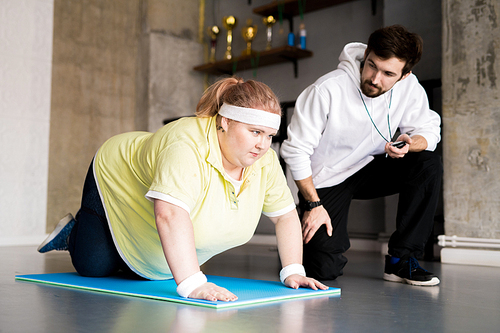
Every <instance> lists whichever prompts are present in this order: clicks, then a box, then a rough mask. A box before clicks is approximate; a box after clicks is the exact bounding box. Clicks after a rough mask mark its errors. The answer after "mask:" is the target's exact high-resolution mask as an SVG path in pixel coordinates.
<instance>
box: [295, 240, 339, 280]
mask: <svg viewBox="0 0 500 333" xmlns="http://www.w3.org/2000/svg"><path fill="white" fill-rule="evenodd" d="M346 264H347V258H346V257H344V255H343V254H342V253H318V252H311V251H308V250H306V248H304V268H305V270H306V274H307V276H308V277H312V278H315V279H317V280H335V279H336V278H337V277H339V276H342V275H343V274H344V272H343V269H344V266H345V265H346Z"/></svg>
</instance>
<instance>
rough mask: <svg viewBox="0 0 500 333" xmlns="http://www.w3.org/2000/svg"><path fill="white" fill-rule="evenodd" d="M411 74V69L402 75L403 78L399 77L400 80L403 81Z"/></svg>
mask: <svg viewBox="0 0 500 333" xmlns="http://www.w3.org/2000/svg"><path fill="white" fill-rule="evenodd" d="M410 74H411V71H409V72H408V73H406V74H405V75H403V76H401V78H400V79H399V81H403V80H404V79H406V78H407V77H408V76H409V75H410Z"/></svg>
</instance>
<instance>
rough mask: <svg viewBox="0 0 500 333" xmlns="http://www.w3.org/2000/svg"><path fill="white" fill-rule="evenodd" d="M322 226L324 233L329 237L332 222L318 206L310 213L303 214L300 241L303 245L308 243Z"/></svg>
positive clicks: (331, 230)
mask: <svg viewBox="0 0 500 333" xmlns="http://www.w3.org/2000/svg"><path fill="white" fill-rule="evenodd" d="M323 224H324V225H326V233H327V234H328V236H331V235H332V232H333V228H332V222H331V220H330V216H329V215H328V212H327V211H326V209H325V208H324V207H323V206H318V207H316V208H313V209H312V210H311V211H306V212H304V216H303V217H302V239H303V240H304V243H306V244H307V243H309V241H310V240H311V238H312V237H313V236H314V234H315V233H316V231H318V229H319V227H321V226H322V225H323Z"/></svg>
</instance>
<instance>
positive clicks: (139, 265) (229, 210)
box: [94, 117, 295, 280]
mask: <svg viewBox="0 0 500 333" xmlns="http://www.w3.org/2000/svg"><path fill="white" fill-rule="evenodd" d="M215 118H216V117H212V118H194V117H190V118H183V119H180V120H178V121H176V122H173V123H170V124H168V125H166V126H164V127H163V128H161V129H160V130H158V131H157V132H156V133H154V134H152V133H147V132H131V133H125V134H120V135H117V136H115V137H113V138H111V139H109V140H108V141H106V143H104V145H103V146H102V147H101V148H100V149H99V151H98V153H97V154H96V157H95V162H94V174H95V177H96V182H97V184H98V187H99V191H100V194H101V199H102V201H103V205H104V207H105V210H106V214H107V218H108V221H109V225H110V229H111V233H112V235H113V238H114V241H115V245H116V247H117V249H118V252H119V253H120V255H121V256H122V258H123V259H124V260H125V262H126V263H127V264H128V265H129V266H130V268H131V269H132V270H133V271H135V272H136V273H137V274H139V275H141V276H143V277H146V278H149V279H154V280H156V279H168V278H171V277H172V275H171V272H170V269H169V267H168V265H167V262H166V259H165V256H164V254H163V250H162V246H161V243H160V239H159V236H158V232H157V230H156V224H155V218H154V211H153V202H152V201H150V200H148V199H147V198H146V197H145V195H146V193H148V191H154V192H159V193H162V194H165V195H169V196H171V197H173V198H176V199H178V200H180V201H181V202H183V203H184V204H185V205H187V206H188V208H189V212H190V217H191V221H192V223H193V229H194V238H195V246H196V253H197V256H198V262H199V264H200V265H201V264H203V263H204V262H206V261H207V260H208V259H210V258H211V257H212V256H214V255H216V254H218V253H221V252H223V251H225V250H228V249H230V248H232V247H235V246H238V245H242V244H244V243H246V242H247V241H249V240H250V238H251V237H252V235H253V234H254V232H255V229H256V227H257V224H258V222H259V219H260V215H261V213H262V212H264V213H267V214H271V215H272V213H276V212H279V214H280V215H281V214H284V213H286V212H289V211H290V210H292V209H294V208H295V206H294V201H293V198H292V195H291V192H290V189H289V188H288V186H287V184H286V180H285V176H284V174H283V171H282V169H281V166H280V164H279V161H278V159H277V157H276V153H275V152H274V151H273V150H271V149H269V151H268V152H267V153H266V154H265V155H264V156H263V157H262V158H260V159H259V160H258V161H256V162H255V163H254V164H253V165H251V166H249V167H247V168H246V169H245V172H244V174H243V184H242V186H241V189H240V193H239V194H238V195H237V196H236V195H235V194H234V186H233V184H231V182H230V181H229V178H228V177H227V176H226V173H225V171H224V168H223V167H222V157H221V151H220V147H219V143H218V139H217V133H216V129H215V127H216V124H215Z"/></svg>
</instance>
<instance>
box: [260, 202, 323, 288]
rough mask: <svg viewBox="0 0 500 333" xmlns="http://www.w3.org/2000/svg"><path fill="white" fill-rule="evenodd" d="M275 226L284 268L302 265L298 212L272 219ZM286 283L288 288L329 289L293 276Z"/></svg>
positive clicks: (296, 275) (298, 276)
mask: <svg viewBox="0 0 500 333" xmlns="http://www.w3.org/2000/svg"><path fill="white" fill-rule="evenodd" d="M270 219H271V221H272V222H273V223H274V224H275V228H276V238H277V241H278V252H279V255H280V260H281V265H282V266H283V268H286V267H290V265H293V264H298V265H302V230H301V226H300V221H299V216H298V214H297V210H295V209H294V210H292V211H290V212H288V213H286V214H284V215H281V216H277V217H271V218H270ZM284 283H285V285H286V286H287V287H290V288H294V289H297V288H299V287H309V288H311V289H314V290H317V289H318V288H319V289H323V290H324V289H328V287H327V286H325V285H324V284H322V283H320V282H318V281H316V280H315V279H312V278H308V277H305V276H302V275H300V274H292V275H290V276H288V277H287V278H286V279H285V280H284Z"/></svg>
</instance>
